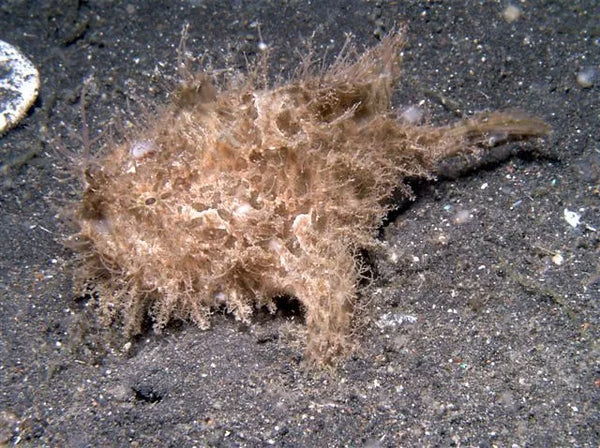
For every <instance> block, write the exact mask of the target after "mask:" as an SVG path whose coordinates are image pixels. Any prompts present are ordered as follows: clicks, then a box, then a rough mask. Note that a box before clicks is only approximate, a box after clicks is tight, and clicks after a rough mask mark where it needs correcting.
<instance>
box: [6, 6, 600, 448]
mask: <svg viewBox="0 0 600 448" xmlns="http://www.w3.org/2000/svg"><path fill="white" fill-rule="evenodd" d="M330 3H331V4H328V3H326V2H316V1H313V2H308V1H282V2H269V1H256V2H241V1H232V2H230V4H226V2H218V1H215V2H210V1H188V2H163V3H161V2H144V3H143V4H140V5H138V4H136V3H135V2H132V3H131V4H121V3H120V2H107V1H95V0H90V1H88V2H82V4H81V5H79V6H77V3H76V2H75V3H72V2H64V4H61V2H58V1H56V2H44V1H31V2H27V1H19V0H10V1H5V2H2V3H1V4H0V23H1V24H2V26H0V39H2V40H5V41H8V42H10V43H12V44H14V45H16V46H18V47H19V48H20V49H21V50H22V51H23V52H24V53H25V54H27V55H28V56H29V57H30V59H31V60H32V61H33V62H34V63H35V64H36V65H37V66H38V68H39V69H40V72H41V76H42V89H41V93H40V98H39V100H38V102H37V104H36V106H35V107H34V108H33V109H32V111H31V113H30V114H29V116H28V117H27V118H26V119H25V120H24V121H23V123H22V125H21V126H19V127H17V128H16V129H13V130H12V131H10V132H9V133H7V134H6V135H5V136H4V137H2V138H0V163H1V164H2V165H3V169H2V174H0V175H1V176H2V177H1V178H0V179H1V182H0V185H1V196H0V219H1V222H0V226H1V227H0V228H1V229H2V231H1V232H0V248H2V251H1V257H0V279H1V280H0V301H1V304H2V306H1V307H0V313H1V315H0V319H1V320H0V322H1V324H0V331H1V334H2V337H1V339H0V382H1V389H0V392H1V393H0V446H4V445H6V446H12V445H14V444H16V445H17V446H36V447H37V446H52V447H55V446H57V447H58V446H66V447H87V446H138V447H146V446H148V447H155V446H173V447H192V446H198V447H201V446H232V447H236V446H248V447H254V446H267V445H272V446H298V447H310V446H315V447H316V446H351V447H354V446H357V447H363V446H365V447H396V446H498V447H512V446H514V447H517V446H518V447H525V446H581V447H597V446H598V444H599V443H600V415H599V406H600V400H599V398H600V362H599V345H598V336H599V325H600V314H599V309H600V301H599V299H600V262H599V261H598V258H599V254H598V252H599V247H600V245H599V235H600V234H599V231H598V230H599V229H600V213H599V205H600V197H599V196H600V138H599V137H598V136H600V130H599V127H600V119H599V115H598V113H599V112H598V111H599V110H600V95H599V94H598V93H599V87H598V86H599V85H600V79H599V78H598V71H599V66H600V28H599V27H598V24H599V23H600V17H599V14H598V12H597V6H596V10H594V6H595V5H594V4H595V2H593V1H589V0H588V1H582V2H577V1H570V2H555V1H548V2H527V3H516V2H515V4H517V5H518V6H519V7H520V8H521V10H522V16H521V17H520V18H519V19H518V20H517V21H515V22H512V23H508V22H507V21H506V20H505V18H504V17H503V15H502V12H503V11H504V9H505V7H506V4H505V3H503V2H495V1H482V2H472V1H464V2H458V1H447V2H446V1H444V2H428V1H421V2H418V1H406V2H393V1H381V2H375V1H371V2H368V1H346V2H330ZM334 3H335V4H334ZM186 22H187V23H189V24H190V27H189V39H188V41H187V48H188V50H189V51H191V52H193V53H195V54H196V55H197V54H201V53H204V52H206V54H207V55H208V56H209V58H210V61H211V64H212V65H213V66H215V67H224V66H229V67H236V68H243V67H244V66H245V57H244V54H246V55H248V57H250V58H251V57H252V55H253V54H255V53H256V52H257V51H258V46H259V42H260V37H259V32H258V27H257V26H256V24H257V23H260V35H261V36H262V39H263V40H264V42H265V43H266V44H268V45H269V46H270V47H271V48H272V50H273V55H272V58H271V61H272V64H273V66H274V67H277V68H276V69H275V72H278V71H282V72H283V73H284V74H289V73H290V72H291V71H292V70H293V68H294V67H295V66H296V64H297V61H298V58H299V54H302V52H303V51H304V49H305V48H306V44H305V41H306V40H307V39H308V38H312V46H313V48H314V49H315V50H316V52H317V53H319V54H322V53H324V52H325V48H326V47H327V48H329V50H328V54H329V57H330V58H331V57H332V56H331V55H333V54H335V53H336V52H337V51H338V50H339V48H340V47H341V45H342V43H343V42H344V40H345V34H346V33H352V34H353V35H355V42H356V44H357V45H358V46H359V47H363V46H369V47H370V46H373V45H375V44H376V43H377V38H376V36H375V34H374V33H377V32H381V30H385V29H390V28H391V27H392V26H393V24H394V23H405V24H407V26H408V33H407V45H406V49H405V58H404V77H403V79H402V80H401V82H400V83H399V84H398V86H397V88H398V93H397V95H396V97H395V99H394V104H395V106H396V107H397V108H398V109H399V110H401V109H402V108H404V107H407V106H409V105H419V106H420V107H421V109H422V110H423V111H424V113H425V116H426V120H428V121H430V122H433V123H436V124H444V123H448V122H452V121H454V120H456V119H457V115H458V114H459V112H458V111H457V110H460V113H463V114H465V115H470V114H471V113H474V112H477V111H482V110H486V109H490V110H496V109H502V108H511V109H521V110H525V111H528V112H531V113H535V114H537V115H539V116H541V117H542V118H544V119H545V120H546V121H547V122H548V123H549V124H550V125H551V126H552V128H553V133H552V135H551V136H550V137H549V138H547V139H545V140H541V141H537V142H528V143H512V144H508V145H505V146H502V147H498V148H495V149H494V150H493V151H492V153H490V154H488V155H487V156H485V157H484V159H483V160H481V161H479V162H478V163H477V165H478V168H476V169H472V168H471V169H469V168H466V165H465V163H464V161H458V162H457V163H453V164H448V165H447V166H446V167H445V168H444V174H443V175H440V176H439V178H438V180H437V181H436V182H423V183H418V184H415V186H414V188H415V190H416V192H417V193H418V199H417V200H416V201H415V202H412V203H405V204H399V205H400V210H399V213H397V214H394V216H392V217H391V221H390V222H389V223H387V224H386V226H385V227H384V228H383V229H382V231H381V238H382V241H384V242H385V248H384V249H383V250H381V251H380V252H379V253H375V254H372V255H371V256H370V262H371V264H372V266H373V269H372V271H373V274H374V280H373V284H372V286H371V287H370V289H369V290H368V291H367V293H366V294H365V296H364V297H363V298H362V302H361V303H362V304H364V307H365V310H364V311H363V316H365V317H367V318H368V319H367V320H369V321H370V322H369V323H368V324H367V325H366V326H365V327H363V328H362V329H361V330H360V332H359V334H358V340H359V341H360V347H361V349H360V350H358V351H357V352H356V353H354V354H353V355H352V356H351V357H350V358H349V359H348V360H347V361H346V362H345V363H343V364H342V365H341V366H340V367H339V368H338V370H337V371H336V372H335V373H333V374H329V373H324V372H311V371H307V370H306V369H304V368H303V367H302V364H301V362H300V361H301V354H302V345H301V343H300V342H299V341H298V336H297V333H298V330H299V329H301V326H300V324H298V322H299V321H301V316H299V315H298V310H297V309H294V308H293V306H291V305H293V303H287V304H283V303H282V309H281V310H280V312H278V313H277V315H275V316H271V315H269V314H267V313H263V312H258V313H257V314H256V316H255V318H254V319H253V322H252V324H251V325H250V326H248V325H241V324H239V323H237V322H235V320H233V319H232V318H230V317H228V316H222V315H216V316H215V317H214V319H213V327H212V329H210V330H209V331H206V332H202V331H200V330H198V329H196V328H194V327H191V326H188V325H184V324H180V325H173V326H172V327H170V328H168V330H167V331H166V333H165V334H164V335H163V336H160V337H159V336H155V335H153V334H152V333H151V332H148V333H146V334H145V335H144V337H141V338H139V339H137V340H134V341H132V343H131V344H126V342H127V341H126V340H124V339H120V338H119V336H118V333H117V332H116V331H114V330H106V329H102V328H100V327H99V325H98V323H97V322H96V320H95V316H94V313H93V300H90V299H89V298H87V299H86V298H82V297H80V296H79V295H78V294H76V293H74V292H73V286H72V282H71V271H72V267H73V264H74V262H73V256H72V254H71V253H70V252H69V251H68V250H67V249H65V248H63V247H62V245H61V244H60V239H61V238H62V236H63V235H66V234H67V233H68V229H67V226H66V225H65V224H63V223H61V222H60V221H59V220H57V219H56V215H57V213H58V211H59V206H60V205H61V203H62V201H63V199H64V198H70V199H73V198H75V197H76V193H77V185H76V183H75V182H74V181H73V180H71V179H68V178H65V175H64V172H63V171H62V170H61V169H60V164H61V161H60V160H59V159H58V158H57V157H56V154H55V153H54V152H53V150H52V148H53V147H55V146H56V144H55V143H52V142H51V141H56V140H60V142H61V143H60V145H61V146H63V147H64V148H66V149H68V150H71V151H81V143H80V142H79V141H78V138H79V137H78V136H79V135H80V134H81V131H80V129H81V125H80V123H81V119H80V93H81V89H82V86H83V83H84V80H85V79H86V78H88V77H89V76H90V75H93V79H92V80H91V81H90V83H89V86H90V88H89V91H88V93H87V98H88V100H87V119H88V122H89V127H90V132H91V134H92V137H93V138H95V137H96V136H99V137H100V139H103V138H104V139H106V136H107V133H109V132H110V131H111V130H114V129H123V128H127V127H129V126H135V125H136V123H137V122H138V121H139V119H138V118H136V117H139V114H140V112H141V111H143V110H145V109H147V108H148V107H149V106H152V105H153V104H161V103H164V102H165V101H166V98H167V96H168V92H169V90H170V89H171V88H172V86H173V85H174V82H175V80H176V60H177V54H176V48H177V47H178V45H179V42H180V38H181V30H182V28H183V25H184V24H185V23H186ZM594 67H595V70H596V81H595V84H594V85H593V86H592V87H588V88H584V87H582V86H581V85H580V84H578V82H577V78H576V76H577V74H578V73H579V72H580V71H581V70H583V69H587V68H592V69H593V68H594ZM442 103H445V104H442ZM25 154H28V155H30V156H31V157H30V158H27V157H22V156H23V155H25ZM18 159H21V160H18ZM23 159H27V160H25V162H24V163H23ZM565 209H566V210H568V211H570V212H575V213H577V214H578V215H580V223H579V225H577V226H576V227H573V226H572V225H570V224H569V223H568V222H567V220H566V219H565Z"/></svg>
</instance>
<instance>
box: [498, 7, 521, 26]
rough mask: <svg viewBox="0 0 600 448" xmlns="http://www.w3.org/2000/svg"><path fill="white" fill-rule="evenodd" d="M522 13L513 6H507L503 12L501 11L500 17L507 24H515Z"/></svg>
mask: <svg viewBox="0 0 600 448" xmlns="http://www.w3.org/2000/svg"><path fill="white" fill-rule="evenodd" d="M522 14H523V12H522V11H521V9H520V8H518V7H517V6H515V5H508V6H507V7H506V8H505V9H504V11H502V17H504V20H506V22H507V23H513V22H516V21H517V20H519V19H520V18H521V15H522Z"/></svg>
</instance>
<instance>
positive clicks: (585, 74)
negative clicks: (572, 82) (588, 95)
mask: <svg viewBox="0 0 600 448" xmlns="http://www.w3.org/2000/svg"><path fill="white" fill-rule="evenodd" d="M597 78H598V70H596V68H595V67H585V68H583V69H581V70H580V71H579V73H577V84H579V85H580V86H581V87H583V88H589V87H592V86H593V85H594V83H595V82H596V80H597Z"/></svg>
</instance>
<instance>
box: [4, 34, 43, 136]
mask: <svg viewBox="0 0 600 448" xmlns="http://www.w3.org/2000/svg"><path fill="white" fill-rule="evenodd" d="M39 89H40V74H39V73H38V71H37V69H36V68H35V66H34V65H33V64H32V63H31V61H29V59H27V58H26V57H25V55H23V53H21V52H20V51H19V50H18V49H17V48H15V47H13V46H12V45H11V44H9V43H8V42H4V41H3V40H0V135H2V134H3V133H4V132H6V131H8V130H9V129H10V128H12V127H13V126H15V125H16V124H17V123H18V122H19V121H20V120H21V119H22V118H23V117H24V116H25V114H26V113H27V111H28V110H29V108H30V107H31V106H32V105H33V103H34V102H35V100H36V98H37V96H38V91H39Z"/></svg>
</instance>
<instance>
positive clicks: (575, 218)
mask: <svg viewBox="0 0 600 448" xmlns="http://www.w3.org/2000/svg"><path fill="white" fill-rule="evenodd" d="M563 215H564V217H565V221H567V223H569V225H570V226H571V227H573V228H576V227H577V226H578V225H579V220H580V219H581V215H580V214H578V213H575V212H572V211H571V210H568V209H566V208H565V210H564V212H563Z"/></svg>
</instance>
